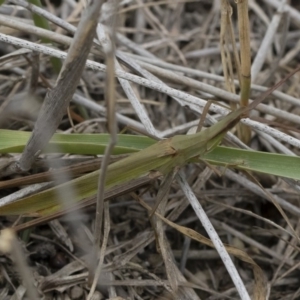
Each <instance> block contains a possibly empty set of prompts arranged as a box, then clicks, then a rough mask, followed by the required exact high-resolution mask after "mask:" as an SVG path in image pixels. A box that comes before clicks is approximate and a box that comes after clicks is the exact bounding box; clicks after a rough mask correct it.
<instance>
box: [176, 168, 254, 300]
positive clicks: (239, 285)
mask: <svg viewBox="0 0 300 300" xmlns="http://www.w3.org/2000/svg"><path fill="white" fill-rule="evenodd" d="M176 178H177V181H178V182H179V184H180V187H181V189H182V191H183V193H184V194H185V196H186V197H187V199H188V200H189V202H190V204H191V206H192V207H193V209H194V211H195V213H196V215H197V217H198V218H199V220H200V222H201V223H202V225H203V227H204V228H205V230H206V232H207V234H208V236H209V237H210V239H211V241H212V242H213V244H214V246H215V248H216V250H217V251H218V253H219V255H220V257H221V259H222V261H223V263H224V265H225V267H226V269H227V271H228V273H229V275H230V277H231V279H232V281H233V283H234V285H235V287H236V289H237V291H238V293H239V295H240V297H241V299H243V300H250V296H249V294H248V292H247V290H246V287H245V285H244V283H243V281H242V279H241V277H240V275H239V273H238V271H237V269H236V267H235V265H234V264H233V262H232V260H231V258H230V256H229V254H228V252H227V251H226V248H225V247H224V245H223V243H222V241H221V239H220V238H219V236H218V234H217V232H216V230H215V229H214V227H213V225H212V224H211V222H210V220H209V218H208V217H207V215H206V213H205V211H204V209H203V208H202V206H201V204H200V202H199V200H198V199H197V197H196V196H195V194H194V192H193V191H192V189H191V188H190V186H189V185H188V183H187V181H186V180H185V178H184V175H183V174H182V172H179V174H178V175H177V177H176Z"/></svg>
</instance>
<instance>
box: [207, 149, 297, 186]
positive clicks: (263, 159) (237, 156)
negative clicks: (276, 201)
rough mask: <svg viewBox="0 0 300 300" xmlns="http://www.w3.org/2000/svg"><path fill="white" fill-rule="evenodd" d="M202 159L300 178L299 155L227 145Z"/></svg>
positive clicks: (243, 168) (249, 169)
mask: <svg viewBox="0 0 300 300" xmlns="http://www.w3.org/2000/svg"><path fill="white" fill-rule="evenodd" d="M202 159H204V160H206V161H208V162H209V163H211V164H214V165H222V166H228V167H229V168H238V169H242V170H248V171H255V172H260V173H266V174H270V175H275V176H282V177H287V178H292V179H295V180H300V172H299V170H300V157H298V156H289V155H284V154H277V153H268V152H260V151H248V150H242V149H236V148H229V147H216V148H215V149H214V150H213V151H211V152H209V153H207V154H205V155H204V156H203V157H202Z"/></svg>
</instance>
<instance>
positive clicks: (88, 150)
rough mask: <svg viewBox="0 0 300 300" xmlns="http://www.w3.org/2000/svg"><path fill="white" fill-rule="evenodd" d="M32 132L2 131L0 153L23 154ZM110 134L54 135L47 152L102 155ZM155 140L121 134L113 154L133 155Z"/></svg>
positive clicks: (0, 132) (0, 133)
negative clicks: (58, 151)
mask: <svg viewBox="0 0 300 300" xmlns="http://www.w3.org/2000/svg"><path fill="white" fill-rule="evenodd" d="M30 134H31V133H30V132H25V131H14V130H5V129H0V153H22V151H23V149H24V147H25V145H26V143H27V141H28V139H29V137H30ZM108 141H109V135H108V134H58V133H57V134H54V136H53V138H52V139H51V140H50V142H49V145H48V146H47V148H46V149H45V152H49V153H51V152H53V151H54V152H55V151H56V152H57V149H59V150H60V151H61V153H73V154H86V155H97V154H98V155H100V154H103V153H104V150H105V147H106V145H107V144H108ZM154 143H155V141H154V140H152V139H150V138H148V137H143V136H137V135H127V134H120V135H119V136H118V144H117V145H116V147H115V148H114V151H113V154H114V155H116V154H126V153H133V152H137V151H139V150H142V149H144V148H147V147H149V146H151V145H153V144H154Z"/></svg>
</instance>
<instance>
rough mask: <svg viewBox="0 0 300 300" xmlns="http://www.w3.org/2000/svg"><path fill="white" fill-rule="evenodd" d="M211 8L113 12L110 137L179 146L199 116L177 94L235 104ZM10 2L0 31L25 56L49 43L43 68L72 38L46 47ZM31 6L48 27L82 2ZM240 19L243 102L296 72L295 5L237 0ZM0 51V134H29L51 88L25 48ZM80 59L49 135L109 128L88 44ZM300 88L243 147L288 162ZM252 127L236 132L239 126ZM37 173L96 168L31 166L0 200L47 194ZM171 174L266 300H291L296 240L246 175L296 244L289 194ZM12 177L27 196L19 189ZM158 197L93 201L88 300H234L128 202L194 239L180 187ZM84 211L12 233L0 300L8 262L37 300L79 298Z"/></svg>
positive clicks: (295, 211)
mask: <svg viewBox="0 0 300 300" xmlns="http://www.w3.org/2000/svg"><path fill="white" fill-rule="evenodd" d="M221 2H222V1H220V0H214V1H208V0H198V1H197V0H183V1H167V0H166V1H150V0H149V1H146V0H145V1H143V0H136V1H130V0H129V1H121V2H120V5H119V12H118V17H117V19H118V26H117V29H116V56H117V59H118V61H119V62H120V66H119V68H120V69H119V70H118V72H119V73H118V72H116V75H117V76H119V77H120V78H122V79H121V80H119V81H117V83H116V88H115V100H116V112H117V115H116V119H117V122H118V123H117V124H118V132H129V133H134V134H136V133H146V132H147V133H148V135H150V136H155V135H156V136H160V137H169V136H173V135H176V134H179V133H181V134H185V133H186V132H187V131H188V130H189V129H190V128H191V127H193V126H195V125H197V124H198V123H199V116H200V112H201V109H200V106H197V105H196V104H191V102H189V101H190V100H189V98H187V99H182V98H181V97H180V95H181V94H178V95H179V96H178V95H177V94H176V93H175V92H176V91H179V92H186V93H187V94H189V95H193V96H195V97H198V98H200V99H204V100H213V101H215V102H218V103H221V104H222V105H224V106H227V107H228V105H231V107H232V108H233V107H234V106H235V105H236V102H238V100H239V96H238V94H239V92H240V90H239V86H238V84H237V83H236V82H237V81H236V82H234V81H232V79H233V78H234V79H237V70H236V66H235V65H234V63H233V62H232V65H231V67H232V70H230V67H229V73H228V74H225V72H224V61H223V63H222V60H221V54H223V55H224V56H225V57H227V63H228V62H230V60H229V58H230V57H233V52H234V48H233V47H232V46H231V45H230V44H229V42H228V40H227V41H224V44H223V45H222V44H221V45H220V31H221V14H222V13H224V11H223V10H222V7H221ZM283 2H284V1H283ZM287 2H289V1H287ZM229 3H230V5H231V6H232V8H233V11H232V24H233V29H234V37H235V39H234V40H235V41H236V42H237V48H238V49H239V41H238V30H237V12H236V4H235V2H234V1H229ZM21 4H22V1H17V0H15V1H7V3H6V4H4V5H2V6H1V7H0V24H2V26H1V27H0V33H1V34H6V35H8V36H9V37H18V38H21V39H23V40H24V41H31V42H33V43H35V44H36V45H37V46H38V45H39V44H41V38H44V39H45V38H48V41H52V42H53V44H52V45H51V46H50V45H49V44H48V42H45V40H42V41H43V42H42V44H45V43H46V44H47V46H49V49H50V50H49V51H51V49H53V52H51V55H53V56H55V55H56V54H55V49H58V50H62V51H67V50H68V48H69V46H70V43H71V41H72V40H71V36H72V35H71V33H70V32H67V31H66V28H64V27H59V26H57V25H54V24H52V23H51V34H50V33H49V35H48V36H46V35H47V33H45V32H44V31H43V30H42V29H40V28H38V27H35V26H34V24H33V21H32V15H31V13H30V12H29V11H28V10H27V9H25V8H24V6H22V5H21ZM43 4H44V7H43V8H44V9H45V10H46V11H48V14H49V15H55V16H57V17H58V18H61V20H62V22H63V21H66V22H68V23H70V24H72V25H74V26H77V25H78V22H79V20H80V16H81V12H82V11H83V7H84V4H85V1H74V0H69V1H50V0H48V1H43ZM249 7H250V10H249V19H250V30H251V31H250V38H251V56H252V83H253V86H252V89H251V98H254V97H256V96H257V95H258V94H260V93H261V92H262V91H263V90H264V87H268V86H271V85H273V84H274V83H275V82H277V81H279V80H280V79H282V78H283V77H284V76H285V75H286V74H287V73H288V72H290V71H291V70H292V69H294V68H295V67H296V66H297V65H298V64H299V60H300V56H299V51H300V43H299V37H300V4H299V1H296V0H295V1H290V3H287V4H286V6H283V5H282V4H281V2H280V1H279V0H249ZM104 21H105V18H104ZM106 21H107V20H106ZM1 41H2V42H1V43H0V52H1V57H0V86H1V91H0V96H1V98H0V101H1V104H0V126H1V128H4V129H13V130H22V131H32V130H33V127H34V124H35V120H36V117H37V114H38V111H39V109H40V106H41V102H42V100H41V99H43V98H44V97H45V94H46V92H47V89H48V88H52V87H53V86H54V84H55V81H56V79H57V72H56V70H55V62H53V60H50V59H49V53H48V54H47V53H46V51H44V50H43V49H42V48H36V49H35V51H32V49H30V48H29V47H26V45H25V44H24V45H19V46H17V44H15V45H12V43H10V42H9V43H7V40H5V39H4V38H3V39H1ZM261 45H265V47H262V46H261ZM57 56H59V55H58V54H57ZM89 59H90V60H91V62H90V65H89V66H90V68H86V69H85V70H84V72H83V73H82V76H81V80H80V84H79V85H78V87H77V89H76V93H75V95H74V96H73V98H72V102H71V104H70V106H69V108H68V111H67V112H65V115H64V117H63V119H62V121H61V122H60V124H59V127H58V131H59V132H64V133H106V132H107V130H108V129H107V118H106V104H105V88H106V84H105V80H104V77H105V75H104V72H103V70H102V71H101V70H100V69H101V68H100V67H99V68H98V69H97V68H96V66H94V67H93V62H96V63H103V62H104V56H103V54H101V53H100V52H99V51H97V48H96V46H95V45H94V47H93V48H92V50H91V52H90V54H89ZM56 63H57V62H56ZM117 66H118V65H117ZM227 67H228V66H227ZM230 72H232V76H233V77H230V76H231V75H230ZM131 74H135V75H136V74H137V75H139V76H142V77H146V78H147V79H148V80H150V83H151V84H152V85H151V86H149V85H146V84H143V81H142V80H140V81H138V80H137V79H136V77H130V75H131ZM224 75H225V78H224ZM154 76H155V77H156V78H155V77H154ZM299 76H300V75H299V74H296V75H295V76H294V77H293V78H292V79H290V80H289V82H288V84H285V85H283V86H282V87H281V88H280V91H277V93H275V94H273V96H271V97H269V98H268V103H266V105H265V106H264V108H262V109H260V111H256V112H254V115H253V116H252V119H254V120H256V121H258V122H259V123H260V124H261V126H265V125H269V127H268V128H270V127H271V128H275V129H278V133H276V134H277V136H276V134H273V135H272V132H271V130H270V131H268V129H266V130H265V131H264V132H261V131H258V130H255V131H253V132H252V138H251V142H250V144H249V146H250V147H251V148H252V149H254V150H261V151H267V152H279V153H284V154H289V155H298V153H299V147H300V142H298V141H299V139H300V138H299V129H298V127H299V124H300V117H299V107H300V105H299V103H300V102H299V98H300V88H299V78H300V77H299ZM158 78H159V79H158ZM127 80H130V81H127ZM129 82H130V83H129ZM36 83H37V84H36ZM165 85H167V86H169V87H172V88H173V89H174V90H173V92H174V95H172V96H170V93H169V94H168V93H162V92H161V90H162V87H164V86H165ZM29 90H32V91H34V95H35V97H27V95H28V92H29ZM71 96H72V95H71ZM141 104H142V105H141ZM201 106H203V104H201ZM212 116H213V117H214V118H215V119H220V118H221V117H222V108H220V109H217V110H215V111H213V112H212ZM210 120H211V119H210ZM208 123H210V122H208ZM246 123H247V122H246ZM253 124H254V123H251V120H250V121H248V125H251V126H254V125H253ZM264 128H265V127H264ZM233 133H235V132H234V131H233ZM281 133H287V134H289V135H290V136H292V137H293V138H294V139H293V140H292V141H293V142H291V143H290V144H289V140H287V139H284V138H283V137H282V136H281V135H280V134H281ZM240 144H241V143H240ZM114 158H115V157H114ZM11 159H13V160H16V159H18V156H17V155H16V154H9V155H3V156H1V161H0V167H2V166H4V165H6V164H7V162H8V161H9V160H11ZM116 159H118V157H116ZM49 161H50V166H51V168H52V169H58V170H61V169H62V168H65V169H68V170H69V171H70V174H71V175H70V176H72V177H75V176H78V175H79V174H83V173H85V172H88V171H92V170H95V169H96V168H99V163H100V162H101V157H100V159H99V158H95V157H91V156H90V157H88V156H80V155H45V154H42V155H41V156H40V158H39V160H37V161H35V163H34V165H33V167H32V168H31V169H30V170H29V171H28V172H26V173H25V174H22V175H21V176H20V175H18V174H17V175H16V174H10V175H9V176H6V177H4V178H2V179H1V180H2V181H1V185H0V186H1V190H0V196H1V197H6V196H9V195H13V194H14V193H16V192H17V191H19V190H21V189H22V190H24V189H28V188H30V187H33V185H35V187H36V185H38V187H39V188H40V187H41V185H42V187H44V185H45V184H49V182H50V181H51V175H50V173H49ZM84 167H85V168H84ZM184 173H185V176H186V178H187V182H188V184H189V185H190V186H191V188H192V190H193V192H194V193H195V195H196V196H197V198H198V200H199V202H200V203H201V205H202V206H203V208H204V210H205V212H206V214H207V216H208V217H209V219H210V221H211V222H212V224H213V226H214V228H215V229H216V231H217V232H218V235H219V236H220V238H221V240H222V241H223V242H224V243H226V244H229V245H231V246H234V247H236V248H238V249H241V250H243V251H244V252H245V253H247V254H248V256H249V257H251V258H252V259H253V260H254V261H255V262H256V263H257V265H258V266H259V267H260V269H261V270H262V271H263V274H264V276H265V278H263V279H261V280H265V282H264V284H265V287H266V290H265V292H266V293H267V297H268V299H290V300H292V299H299V298H300V288H299V266H300V264H299V257H300V256H299V240H298V239H297V238H296V237H295V236H294V235H293V234H291V231H290V227H289V226H288V224H287V222H286V220H284V218H283V217H282V215H281V214H280V213H279V212H278V210H277V209H276V207H275V206H274V205H273V203H272V202H271V201H270V199H269V197H268V196H266V194H265V193H263V192H262V191H261V189H260V188H259V187H258V186H257V184H256V183H255V181H254V180H253V177H255V178H256V180H257V181H259V182H260V184H261V185H262V186H263V187H264V188H265V189H266V190H267V191H268V192H269V193H270V194H271V195H273V197H274V198H275V199H277V200H278V201H279V203H280V204H281V205H282V207H283V209H284V211H285V213H286V214H287V217H288V219H289V222H290V224H291V225H292V227H293V228H294V230H295V232H296V233H297V234H298V235H299V225H300V224H299V215H300V208H299V200H300V199H299V190H298V189H297V188H298V185H297V183H295V182H291V181H286V180H284V179H282V178H277V177H275V176H271V175H267V174H252V176H245V174H243V173H240V172H239V171H234V170H233V169H231V168H230V166H228V168H225V169H224V168H223V169H222V168H218V167H211V166H209V165H207V164H193V165H188V166H186V167H185V168H184ZM57 174H58V173H57ZM57 176H58V175H57ZM1 177H2V176H1ZM25 177H26V178H27V179H28V181H27V182H26V186H24V183H23V182H22V180H24V178H25ZM37 178H40V179H37ZM60 179H61V178H60ZM41 182H42V183H41ZM163 192H164V190H163ZM163 192H162V187H161V180H160V179H159V180H156V181H153V182H151V184H147V185H146V186H143V187H141V188H139V189H134V190H131V192H127V193H125V194H123V193H116V194H114V195H113V197H110V198H111V199H110V201H109V202H106V203H109V205H108V204H106V205H105V207H104V225H103V226H104V229H103V239H104V240H105V239H106V250H105V254H104V253H102V254H101V255H100V256H101V257H102V258H103V265H102V272H101V275H100V278H99V280H98V284H97V289H96V291H95V292H94V293H93V295H92V297H93V298H90V299H144V300H147V299H210V300H213V299H239V297H240V296H239V295H238V293H237V290H236V287H235V286H234V284H233V282H232V280H231V278H230V276H229V275H228V272H227V270H226V268H225V266H224V264H223V262H222V260H221V259H220V257H219V254H218V253H217V251H216V250H215V249H213V248H211V247H208V246H207V245H205V244H203V243H199V241H196V240H193V239H191V238H190V237H187V236H185V235H183V234H182V232H180V230H179V229H178V228H176V227H171V226H169V225H168V226H167V225H166V224H165V223H163V222H162V221H161V220H160V219H158V218H152V219H151V218H149V211H148V210H147V209H146V208H145V205H144V206H143V205H141V203H146V204H148V205H150V206H152V207H153V206H154V205H155V202H156V199H157V198H159V197H162V198H165V199H166V200H167V201H166V203H165V207H164V208H160V210H159V212H160V213H162V214H163V215H164V216H165V217H166V218H167V219H168V220H170V221H171V222H174V223H176V224H177V225H180V226H182V228H183V227H184V228H190V229H193V230H194V231H195V232H197V233H200V234H202V235H203V236H207V233H206V231H205V230H204V228H203V226H202V224H201V222H200V221H199V218H198V217H197V216H196V215H195V212H194V210H193V209H192V208H191V206H190V204H189V202H188V201H187V198H186V197H185V193H184V192H183V190H182V187H181V186H180V183H179V182H177V181H173V182H172V184H171V187H170V190H169V191H168V193H167V194H166V195H160V193H163ZM94 212H95V206H89V207H88V208H85V209H82V210H80V212H79V213H75V212H73V213H72V214H68V215H67V217H60V218H57V219H54V220H51V221H49V222H47V223H44V224H38V225H36V226H34V227H32V228H30V229H26V230H22V231H20V232H18V237H19V242H17V241H15V242H14V243H15V244H14V245H15V247H16V249H17V248H18V246H17V245H21V248H18V250H16V253H14V255H12V256H10V255H3V256H1V257H0V259H1V266H0V270H1V277H0V278H1V281H0V299H30V297H28V296H26V295H25V291H26V288H25V286H26V280H24V279H25V278H26V276H25V278H24V277H22V271H20V268H22V266H20V264H18V263H15V262H16V257H18V255H20V256H23V257H25V258H26V261H23V262H24V266H23V267H24V268H25V269H24V270H27V271H28V272H31V274H32V282H33V283H34V286H35V287H34V288H33V289H34V290H36V293H37V294H38V296H36V297H37V299H87V297H88V294H89V291H90V287H91V284H92V281H93V275H94V274H93V272H91V270H94V269H93V267H95V265H96V264H97V263H96V260H95V258H93V257H94V256H93V255H92V254H91V249H93V247H94V246H93V243H94V238H93V231H94V228H95V213H94ZM0 221H1V223H0V224H1V229H4V228H7V227H11V226H13V225H17V224H20V222H25V221H26V220H24V218H22V219H21V220H20V219H19V218H17V217H11V216H2V217H1V219H0ZM12 254H13V253H12ZM93 259H94V260H93ZM20 261H22V259H21V260H20ZM233 261H234V264H235V267H236V269H237V270H238V272H239V274H240V276H241V278H242V281H243V282H244V284H245V286H246V288H247V290H248V292H249V294H250V297H251V298H252V299H255V297H256V296H254V295H253V290H254V287H255V285H256V284H257V282H255V281H254V277H253V272H252V269H251V265H249V263H246V262H244V261H242V260H240V259H237V258H236V257H233ZM24 270H23V272H24ZM27 271H26V272H27ZM30 276H31V275H30ZM30 276H29V277H30ZM26 297H27V298H26ZM258 297H261V295H260V296H258ZM244 299H247V298H244ZM257 299H262V298H257Z"/></svg>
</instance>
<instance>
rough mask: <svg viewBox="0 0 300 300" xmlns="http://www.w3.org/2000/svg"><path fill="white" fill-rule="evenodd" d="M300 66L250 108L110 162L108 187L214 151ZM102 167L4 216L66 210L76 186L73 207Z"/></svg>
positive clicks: (6, 209) (91, 189)
mask: <svg viewBox="0 0 300 300" xmlns="http://www.w3.org/2000/svg"><path fill="white" fill-rule="evenodd" d="M299 69H300V67H298V68H297V69H296V70H294V71H293V72H292V73H290V74H289V75H287V76H286V78H284V79H283V80H281V81H280V82H278V83H277V84H276V85H274V86H273V87H272V88H270V89H269V90H267V91H266V92H264V93H262V94H261V95H260V96H259V97H258V98H257V99H256V100H255V101H253V102H252V103H251V104H250V105H248V106H247V107H241V108H239V109H237V110H236V111H233V112H231V113H229V114H228V115H227V116H225V117H224V118H223V119H222V120H221V121H219V122H218V123H216V124H214V125H213V126H211V127H210V128H207V129H205V130H203V131H201V132H198V133H195V134H192V135H177V136H174V137H172V138H168V139H165V140H161V141H159V142H157V143H155V144H153V145H151V146H149V147H148V148H146V149H143V150H141V151H139V152H137V153H134V154H132V155H130V156H128V157H126V158H124V159H122V160H120V161H117V162H115V163H112V164H111V165H109V167H108V169H107V173H106V185H105V189H106V190H108V189H110V188H113V187H116V186H118V185H121V184H124V183H127V182H130V181H131V180H133V179H136V178H139V177H141V176H143V175H147V174H150V172H151V171H157V172H159V173H160V174H161V175H167V174H168V173H169V172H170V171H172V170H173V169H174V168H178V167H181V166H183V165H185V164H186V163H188V162H190V161H191V159H192V158H195V157H201V156H203V155H204V154H205V153H207V152H209V151H211V150H213V149H214V147H216V146H217V145H218V144H219V142H220V141H221V140H222V138H223V137H224V135H225V134H226V133H227V131H228V130H230V129H231V128H233V127H234V126H235V125H236V124H237V123H238V122H239V120H240V119H241V118H242V117H244V116H246V115H247V114H248V112H249V111H250V110H251V109H253V108H255V107H256V106H257V105H258V104H259V103H260V102H262V101H263V100H264V99H265V98H266V97H267V96H268V95H269V94H271V93H272V92H273V91H274V90H275V89H277V88H278V87H279V86H280V85H282V84H283V83H284V82H285V81H286V80H287V79H288V78H290V77H291V76H292V75H293V74H295V73H296V72H298V71H299ZM98 177H99V170H98V171H95V172H92V173H89V174H87V175H84V176H81V177H79V178H77V179H74V180H71V181H69V182H67V183H64V184H61V185H58V186H56V187H53V188H50V189H48V190H45V191H43V192H40V193H37V194H34V195H31V196H27V197H25V198H23V199H20V200H18V201H15V202H12V203H9V204H6V205H4V206H2V207H0V215H19V214H26V215H36V216H45V215H49V214H51V213H55V212H58V211H60V210H62V205H61V203H60V200H59V197H58V195H63V192H64V191H66V189H74V193H73V194H74V195H75V196H74V197H75V198H74V199H68V203H69V204H70V206H72V205H74V204H75V203H78V202H79V201H81V200H82V199H84V198H87V197H90V196H92V195H94V194H96V193H97V184H98Z"/></svg>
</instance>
